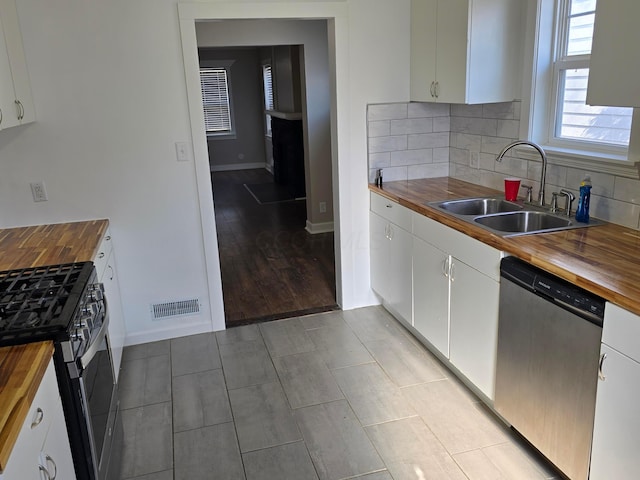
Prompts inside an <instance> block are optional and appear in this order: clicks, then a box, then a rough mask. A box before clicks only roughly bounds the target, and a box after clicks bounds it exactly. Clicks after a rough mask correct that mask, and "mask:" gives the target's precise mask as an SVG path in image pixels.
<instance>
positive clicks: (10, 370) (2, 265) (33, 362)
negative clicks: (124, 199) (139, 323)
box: [0, 220, 109, 471]
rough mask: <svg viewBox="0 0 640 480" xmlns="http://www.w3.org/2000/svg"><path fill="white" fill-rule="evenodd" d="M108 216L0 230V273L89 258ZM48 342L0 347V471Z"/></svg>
mask: <svg viewBox="0 0 640 480" xmlns="http://www.w3.org/2000/svg"><path fill="white" fill-rule="evenodd" d="M108 225H109V221H108V220H91V221H85V222H72V223H60V224H54V225H38V226H33V227H17V228H5V229H0V271H3V270H11V269H16V268H28V267H41V266H44V265H55V264H61V263H71V262H85V261H89V260H93V258H94V257H95V254H96V253H97V250H98V247H99V246H100V242H101V241H102V237H103V236H104V234H105V232H106V230H107V227H108ZM52 354H53V343H51V342H39V343H31V344H28V345H20V346H15V347H3V348H0V471H2V470H4V468H5V466H6V464H7V460H8V458H9V454H10V453H11V450H12V449H13V445H14V444H15V441H16V439H17V437H18V433H19V432H20V429H21V428H22V424H23V423H24V420H25V417H26V415H27V412H28V410H29V407H30V406H31V402H32V401H33V397H34V396H35V392H36V391H37V390H38V387H39V386H40V381H41V380H42V376H43V375H44V372H45V370H46V368H47V365H48V363H49V360H50V359H51V355H52Z"/></svg>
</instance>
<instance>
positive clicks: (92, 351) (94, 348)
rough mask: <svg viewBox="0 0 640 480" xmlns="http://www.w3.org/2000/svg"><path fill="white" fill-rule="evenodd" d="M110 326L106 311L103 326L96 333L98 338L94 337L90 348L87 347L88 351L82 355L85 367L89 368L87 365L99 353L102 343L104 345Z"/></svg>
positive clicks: (81, 361) (82, 362)
mask: <svg viewBox="0 0 640 480" xmlns="http://www.w3.org/2000/svg"><path fill="white" fill-rule="evenodd" d="M108 328H109V315H108V314H107V313H105V315H104V319H103V321H102V326H101V327H100V331H98V335H96V338H94V339H93V342H91V345H90V346H89V348H87V351H86V352H84V355H82V357H80V365H82V368H83V369H84V368H87V365H89V363H91V360H93V357H95V355H96V353H98V350H99V348H100V345H102V341H103V340H104V339H105V337H106V336H107V329H108Z"/></svg>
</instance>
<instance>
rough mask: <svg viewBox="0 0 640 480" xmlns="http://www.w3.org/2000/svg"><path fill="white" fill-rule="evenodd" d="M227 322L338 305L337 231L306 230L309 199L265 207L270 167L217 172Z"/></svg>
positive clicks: (284, 315) (232, 323)
mask: <svg viewBox="0 0 640 480" xmlns="http://www.w3.org/2000/svg"><path fill="white" fill-rule="evenodd" d="M211 179H212V182H213V198H214V202H215V214H216V227H217V231H218V245H219V251H220V268H221V272H222V291H223V297H224V309H225V320H226V324H227V326H236V325H244V324H248V323H254V322H261V321H267V320H274V319H278V318H288V317H292V316H298V315H302V314H307V313H317V312H321V311H328V310H334V309H337V308H338V307H337V305H336V296H335V295H336V294H335V261H334V248H333V233H323V234H316V235H310V234H309V233H307V231H306V230H305V229H304V227H305V222H306V207H305V201H304V200H295V201H287V202H280V203H269V204H262V205H261V204H259V203H258V202H257V201H256V199H255V198H254V197H253V196H252V195H251V194H250V193H249V191H247V189H246V188H245V187H244V184H256V183H266V182H271V181H272V176H271V174H269V172H267V171H266V170H264V169H258V170H238V171H231V172H215V173H212V175H211Z"/></svg>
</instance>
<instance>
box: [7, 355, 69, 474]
mask: <svg viewBox="0 0 640 480" xmlns="http://www.w3.org/2000/svg"><path fill="white" fill-rule="evenodd" d="M42 469H46V471H47V472H48V474H49V478H54V476H55V478H59V479H65V480H74V479H75V478H76V476H75V471H74V468H73V458H72V456H71V448H70V446H69V437H68V436H67V427H66V425H65V422H64V413H63V411H62V402H61V400H60V394H59V393H58V384H57V381H56V373H55V370H54V366H53V360H51V361H50V362H49V366H48V367H47V370H46V372H45V374H44V376H43V377H42V381H41V383H40V387H39V388H38V391H37V393H36V395H35V397H34V399H33V402H32V404H31V407H30V409H29V412H28V413H27V417H26V419H25V421H24V424H23V426H22V429H21V430H20V433H19V434H18V438H17V440H16V443H15V445H14V447H13V450H12V451H11V455H10V456H9V460H8V462H7V468H5V470H4V472H2V474H1V475H0V480H42V479H43V478H44V479H46V478H47V477H46V473H45V472H44V471H43V470H42ZM54 473H55V475H54Z"/></svg>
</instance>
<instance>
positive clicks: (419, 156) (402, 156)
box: [390, 148, 433, 167]
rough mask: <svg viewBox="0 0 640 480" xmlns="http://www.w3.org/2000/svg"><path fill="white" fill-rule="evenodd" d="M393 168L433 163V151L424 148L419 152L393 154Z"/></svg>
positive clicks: (409, 151) (410, 151)
mask: <svg viewBox="0 0 640 480" xmlns="http://www.w3.org/2000/svg"><path fill="white" fill-rule="evenodd" d="M390 155H391V160H390V162H391V166H392V167H398V166H401V165H420V164H424V163H433V149H431V148H423V149H418V150H402V151H399V152H391V153H390Z"/></svg>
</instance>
